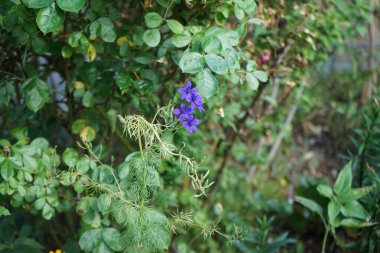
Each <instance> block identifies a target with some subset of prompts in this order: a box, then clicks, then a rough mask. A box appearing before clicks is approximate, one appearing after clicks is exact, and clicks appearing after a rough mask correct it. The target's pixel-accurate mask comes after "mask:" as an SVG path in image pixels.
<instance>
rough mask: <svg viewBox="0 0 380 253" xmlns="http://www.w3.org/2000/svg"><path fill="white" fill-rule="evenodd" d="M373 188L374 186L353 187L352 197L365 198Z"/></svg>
mask: <svg viewBox="0 0 380 253" xmlns="http://www.w3.org/2000/svg"><path fill="white" fill-rule="evenodd" d="M372 190H373V186H367V187H362V188H355V189H352V191H351V194H352V197H353V198H354V199H355V200H356V199H360V198H363V197H364V196H366V195H367V194H368V193H370V192H371V191H372Z"/></svg>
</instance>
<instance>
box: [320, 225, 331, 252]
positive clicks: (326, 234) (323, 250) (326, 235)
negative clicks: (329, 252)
mask: <svg viewBox="0 0 380 253" xmlns="http://www.w3.org/2000/svg"><path fill="white" fill-rule="evenodd" d="M329 232H330V229H328V228H327V229H326V230H325V235H324V237H323V244H322V253H325V252H326V243H327V237H328V235H329Z"/></svg>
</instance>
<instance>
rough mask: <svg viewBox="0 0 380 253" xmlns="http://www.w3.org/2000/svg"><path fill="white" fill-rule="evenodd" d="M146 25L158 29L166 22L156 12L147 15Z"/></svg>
mask: <svg viewBox="0 0 380 253" xmlns="http://www.w3.org/2000/svg"><path fill="white" fill-rule="evenodd" d="M144 19H145V24H146V26H147V27H149V28H156V27H158V26H159V25H161V23H162V21H163V20H164V19H163V18H162V17H161V16H160V15H159V14H158V13H156V12H150V13H147V14H146V15H145V17H144Z"/></svg>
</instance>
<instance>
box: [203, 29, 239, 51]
mask: <svg viewBox="0 0 380 253" xmlns="http://www.w3.org/2000/svg"><path fill="white" fill-rule="evenodd" d="M208 36H215V37H217V38H218V39H219V40H220V41H221V42H222V48H223V50H225V49H227V48H231V47H233V46H237V45H238V44H239V34H238V33H237V32H236V31H232V30H227V29H222V28H219V27H216V26H214V27H211V28H210V29H208V30H207V32H206V37H208Z"/></svg>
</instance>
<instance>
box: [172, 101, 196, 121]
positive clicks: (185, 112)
mask: <svg viewBox="0 0 380 253" xmlns="http://www.w3.org/2000/svg"><path fill="white" fill-rule="evenodd" d="M193 112H194V109H193V108H192V107H186V105H185V104H184V103H181V108H175V109H174V110H173V114H174V115H175V116H179V117H178V119H179V120H181V121H182V120H185V119H187V118H189V117H190V116H191V114H192V113H193Z"/></svg>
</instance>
